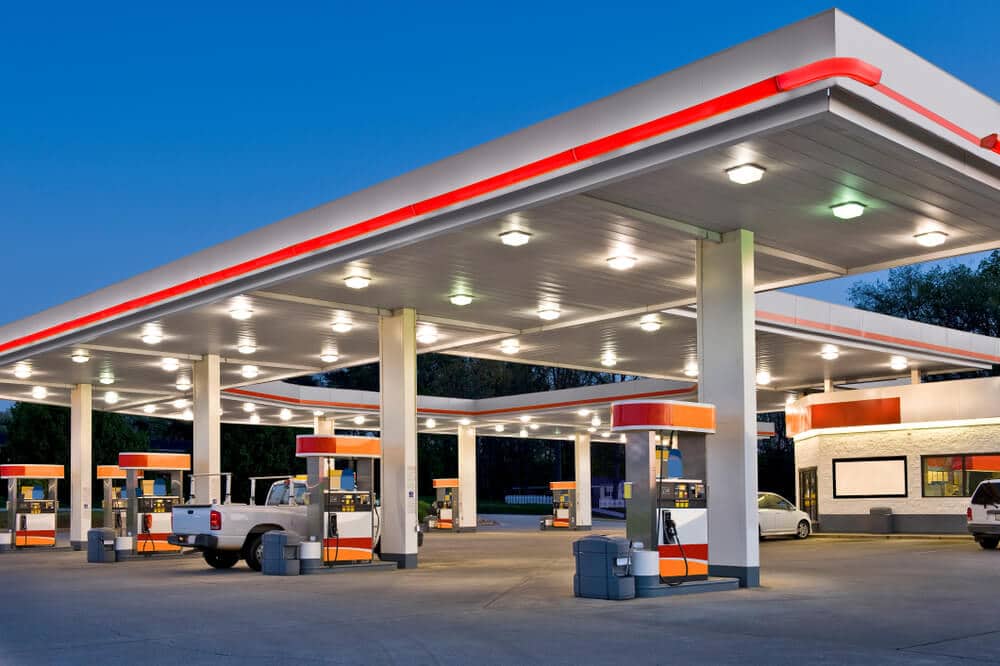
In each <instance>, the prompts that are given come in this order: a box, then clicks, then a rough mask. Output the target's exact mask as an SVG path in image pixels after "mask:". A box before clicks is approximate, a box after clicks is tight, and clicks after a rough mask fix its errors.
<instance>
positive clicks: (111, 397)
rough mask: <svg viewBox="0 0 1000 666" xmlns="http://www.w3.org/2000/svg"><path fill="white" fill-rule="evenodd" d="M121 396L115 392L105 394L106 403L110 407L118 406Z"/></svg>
mask: <svg viewBox="0 0 1000 666" xmlns="http://www.w3.org/2000/svg"><path fill="white" fill-rule="evenodd" d="M119 399H120V396H119V395H118V394H117V393H116V392H114V391H108V392H107V393H105V394H104V402H106V403H107V404H109V405H117V404H118V400H119Z"/></svg>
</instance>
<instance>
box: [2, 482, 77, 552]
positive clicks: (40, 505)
mask: <svg viewBox="0 0 1000 666" xmlns="http://www.w3.org/2000/svg"><path fill="white" fill-rule="evenodd" d="M64 476H65V470H64V469H63V466H62V465H0V479H7V515H8V516H10V517H11V521H10V529H9V532H8V534H9V536H8V538H7V541H9V546H10V547H11V548H15V549H16V548H28V547H34V546H55V545H56V512H57V511H58V510H59V499H58V495H57V487H58V486H57V482H58V480H59V479H62V478H63V477H64ZM5 545H7V544H5Z"/></svg>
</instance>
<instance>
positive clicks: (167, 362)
mask: <svg viewBox="0 0 1000 666" xmlns="http://www.w3.org/2000/svg"><path fill="white" fill-rule="evenodd" d="M160 367H161V368H163V369H164V370H166V371H167V372H174V371H175V370H177V368H179V367H181V362H180V361H178V360H177V359H176V358H165V359H163V360H162V361H160Z"/></svg>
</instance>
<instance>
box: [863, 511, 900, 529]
mask: <svg viewBox="0 0 1000 666" xmlns="http://www.w3.org/2000/svg"><path fill="white" fill-rule="evenodd" d="M894 523H895V521H894V520H893V517H892V509H890V508H889V507H887V506H877V507H872V508H871V509H869V510H868V531H869V532H871V533H872V534H892V533H893V532H894V531H895V524H894Z"/></svg>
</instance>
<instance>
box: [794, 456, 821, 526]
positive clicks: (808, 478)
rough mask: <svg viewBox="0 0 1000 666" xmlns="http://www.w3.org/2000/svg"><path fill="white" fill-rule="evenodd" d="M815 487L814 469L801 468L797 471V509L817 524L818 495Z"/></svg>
mask: <svg viewBox="0 0 1000 666" xmlns="http://www.w3.org/2000/svg"><path fill="white" fill-rule="evenodd" d="M816 485H817V481H816V468H815V467H803V468H802V469H800V470H799V508H800V509H802V510H803V511H805V512H806V513H807V514H809V518H810V519H811V520H812V521H813V522H814V523H817V522H819V493H818V491H817V489H816Z"/></svg>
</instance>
